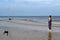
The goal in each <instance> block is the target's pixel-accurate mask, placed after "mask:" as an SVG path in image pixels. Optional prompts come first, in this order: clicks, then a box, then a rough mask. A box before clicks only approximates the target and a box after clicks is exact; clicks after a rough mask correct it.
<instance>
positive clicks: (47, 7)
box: [0, 0, 60, 16]
mask: <svg viewBox="0 0 60 40" xmlns="http://www.w3.org/2000/svg"><path fill="white" fill-rule="evenodd" d="M48 15H53V16H60V0H0V16H48Z"/></svg>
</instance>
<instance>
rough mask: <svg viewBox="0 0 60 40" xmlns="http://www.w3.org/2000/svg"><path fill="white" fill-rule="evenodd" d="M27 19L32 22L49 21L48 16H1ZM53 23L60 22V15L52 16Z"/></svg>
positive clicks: (6, 18) (3, 17) (0, 17)
mask: <svg viewBox="0 0 60 40" xmlns="http://www.w3.org/2000/svg"><path fill="white" fill-rule="evenodd" d="M9 18H11V19H12V20H25V21H32V22H39V21H40V22H48V16H0V20H8V19H9ZM52 20H53V23H55V24H60V16H52Z"/></svg>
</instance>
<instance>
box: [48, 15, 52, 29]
mask: <svg viewBox="0 0 60 40" xmlns="http://www.w3.org/2000/svg"><path fill="white" fill-rule="evenodd" d="M51 25H52V18H51V15H50V16H49V17H48V27H49V30H51Z"/></svg>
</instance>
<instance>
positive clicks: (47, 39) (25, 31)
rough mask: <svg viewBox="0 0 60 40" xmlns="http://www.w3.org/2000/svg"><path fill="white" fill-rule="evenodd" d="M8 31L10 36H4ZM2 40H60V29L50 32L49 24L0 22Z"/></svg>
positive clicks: (0, 37) (16, 21) (55, 28)
mask: <svg viewBox="0 0 60 40" xmlns="http://www.w3.org/2000/svg"><path fill="white" fill-rule="evenodd" d="M4 30H8V31H9V34H8V36H6V35H3V32H4ZM0 40H60V28H59V27H52V31H51V32H49V31H48V26H47V22H45V23H40V22H39V23H34V22H29V21H22V20H11V21H9V20H7V21H0Z"/></svg>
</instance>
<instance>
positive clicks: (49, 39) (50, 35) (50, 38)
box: [48, 30, 52, 40]
mask: <svg viewBox="0 0 60 40" xmlns="http://www.w3.org/2000/svg"><path fill="white" fill-rule="evenodd" d="M48 40H52V31H51V30H48Z"/></svg>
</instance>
